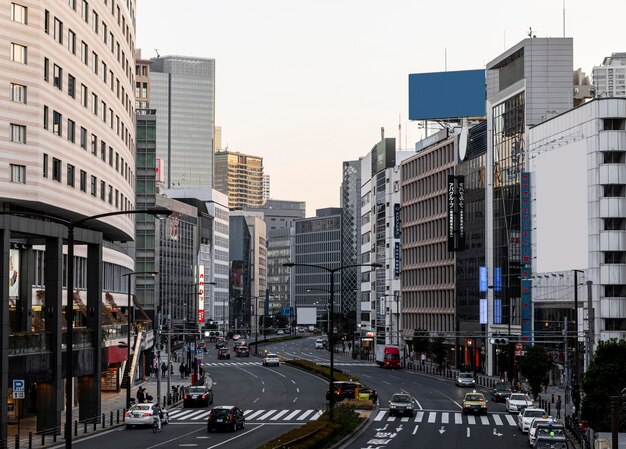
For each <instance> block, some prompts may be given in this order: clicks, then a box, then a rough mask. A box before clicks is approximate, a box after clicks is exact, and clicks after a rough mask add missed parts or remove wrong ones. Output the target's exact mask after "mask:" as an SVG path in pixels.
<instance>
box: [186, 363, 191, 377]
mask: <svg viewBox="0 0 626 449" xmlns="http://www.w3.org/2000/svg"><path fill="white" fill-rule="evenodd" d="M189 376H191V367H190V366H189V365H185V377H189Z"/></svg>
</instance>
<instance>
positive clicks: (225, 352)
mask: <svg viewBox="0 0 626 449" xmlns="http://www.w3.org/2000/svg"><path fill="white" fill-rule="evenodd" d="M217 359H218V360H221V359H230V349H228V348H220V349H218V350H217Z"/></svg>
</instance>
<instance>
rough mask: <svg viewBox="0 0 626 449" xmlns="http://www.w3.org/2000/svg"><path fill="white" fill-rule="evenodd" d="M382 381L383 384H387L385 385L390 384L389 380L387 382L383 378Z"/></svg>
mask: <svg viewBox="0 0 626 449" xmlns="http://www.w3.org/2000/svg"><path fill="white" fill-rule="evenodd" d="M383 383H384V384H387V385H391V384H390V383H389V382H387V381H386V380H383Z"/></svg>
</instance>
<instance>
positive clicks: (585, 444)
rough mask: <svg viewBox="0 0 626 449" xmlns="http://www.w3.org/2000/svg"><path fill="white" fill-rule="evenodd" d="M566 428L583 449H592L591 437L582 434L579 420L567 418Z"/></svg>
mask: <svg viewBox="0 0 626 449" xmlns="http://www.w3.org/2000/svg"><path fill="white" fill-rule="evenodd" d="M565 428H566V429H567V430H569V431H570V432H571V435H572V436H573V437H574V439H575V440H576V442H577V443H578V444H579V445H580V447H581V449H591V444H590V442H589V436H588V434H586V433H583V432H581V430H580V427H579V425H578V420H577V419H574V418H572V417H571V416H566V417H565Z"/></svg>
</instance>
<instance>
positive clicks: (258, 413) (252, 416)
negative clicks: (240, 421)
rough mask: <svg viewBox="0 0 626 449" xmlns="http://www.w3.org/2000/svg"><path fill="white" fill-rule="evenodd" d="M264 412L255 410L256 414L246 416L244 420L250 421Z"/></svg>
mask: <svg viewBox="0 0 626 449" xmlns="http://www.w3.org/2000/svg"><path fill="white" fill-rule="evenodd" d="M264 411H265V410H257V411H256V412H254V413H252V414H251V415H250V416H246V419H252V418H254V417H255V416H258V415H260V414H261V413H263V412H264Z"/></svg>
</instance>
